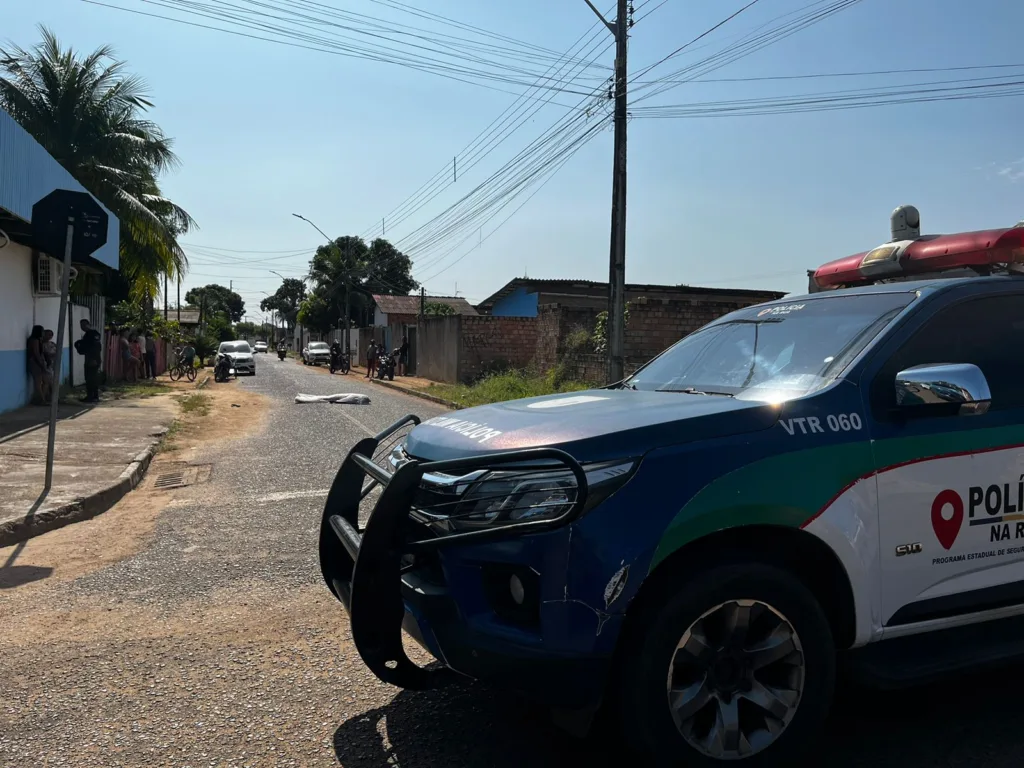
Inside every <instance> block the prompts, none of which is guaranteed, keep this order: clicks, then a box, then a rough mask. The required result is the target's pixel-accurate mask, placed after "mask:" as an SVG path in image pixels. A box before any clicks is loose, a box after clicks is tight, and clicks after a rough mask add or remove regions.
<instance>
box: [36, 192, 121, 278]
mask: <svg viewBox="0 0 1024 768" xmlns="http://www.w3.org/2000/svg"><path fill="white" fill-rule="evenodd" d="M68 224H74V227H75V234H74V238H73V239H72V243H71V259H72V260H73V261H74V260H80V259H84V258H85V257H86V256H89V255H91V254H92V253H95V252H96V251H97V250H98V249H99V248H102V247H103V245H104V244H105V243H106V242H107V212H106V211H104V210H103V209H102V208H101V207H100V204H99V203H97V202H96V200H95V199H93V196H92V195H90V194H89V193H87V192H72V191H70V190H67V189H55V190H54V191H53V192H51V193H50V194H48V195H47V196H46V197H44V198H43V199H42V200H39V201H38V202H37V203H36V204H35V205H33V206H32V241H33V243H34V244H35V247H36V248H37V249H38V250H40V251H43V252H44V253H46V254H49V255H50V256H52V257H53V258H55V259H60V260H63V259H64V248H65V246H66V245H67V236H68Z"/></svg>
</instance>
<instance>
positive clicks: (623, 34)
mask: <svg viewBox="0 0 1024 768" xmlns="http://www.w3.org/2000/svg"><path fill="white" fill-rule="evenodd" d="M584 2H586V4H587V5H588V6H590V9H591V10H592V11H593V12H594V13H595V14H597V17H598V18H599V19H600V20H601V21H602V22H604V25H605V26H606V27H608V30H609V31H610V32H611V33H612V34H613V35H614V36H615V74H614V79H615V81H614V98H615V109H614V126H615V137H614V144H615V149H614V160H613V164H612V226H611V245H610V248H609V259H608V324H607V329H608V339H607V343H608V380H609V382H616V381H621V380H622V379H623V378H625V359H624V352H625V335H626V334H625V327H624V325H623V315H624V314H625V311H626V120H627V110H626V107H627V101H626V78H627V75H628V69H627V66H626V54H627V50H628V45H627V42H628V38H629V35H628V33H629V26H630V15H631V10H632V9H631V6H630V0H618V6H617V11H616V18H615V22H614V23H612V22H609V21H607V20H606V19H605V18H604V16H602V15H601V12H600V11H598V10H597V8H595V7H594V4H593V3H591V2H590V0H584Z"/></svg>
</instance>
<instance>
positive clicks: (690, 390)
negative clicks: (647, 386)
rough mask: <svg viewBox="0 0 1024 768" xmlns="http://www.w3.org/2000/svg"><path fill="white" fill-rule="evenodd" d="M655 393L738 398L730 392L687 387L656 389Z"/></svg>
mask: <svg viewBox="0 0 1024 768" xmlns="http://www.w3.org/2000/svg"><path fill="white" fill-rule="evenodd" d="M654 391H655V392H681V393H683V394H684V395H712V396H715V397H736V395H733V394H730V393H729V392H714V391H712V390H709V389H696V388H695V387H685V388H683V389H656V390H654Z"/></svg>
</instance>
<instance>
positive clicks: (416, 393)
mask: <svg viewBox="0 0 1024 768" xmlns="http://www.w3.org/2000/svg"><path fill="white" fill-rule="evenodd" d="M370 382H371V383H373V384H376V385H378V386H381V387H387V388H388V389H393V390H395V392H404V393H405V394H407V395H412V396H413V397H418V398H419V399H420V400H429V401H430V402H432V403H436V404H437V405H443V406H445V407H446V408H449V409H451V410H453V411H461V410H462V409H463V407H464V406H461V405H459V404H458V403H453V402H452V401H451V400H445V399H444V398H441V397H435V396H434V395H428V394H427V393H426V392H420V391H418V390H415V389H406V388H405V387H401V386H399V385H398V384H394V383H393V382H390V381H381V380H380V379H370Z"/></svg>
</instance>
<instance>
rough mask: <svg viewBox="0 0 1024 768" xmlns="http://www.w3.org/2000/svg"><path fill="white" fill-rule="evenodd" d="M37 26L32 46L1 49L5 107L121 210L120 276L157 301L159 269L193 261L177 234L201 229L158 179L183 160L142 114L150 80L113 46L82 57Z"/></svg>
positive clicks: (174, 271) (177, 268) (175, 271)
mask: <svg viewBox="0 0 1024 768" xmlns="http://www.w3.org/2000/svg"><path fill="white" fill-rule="evenodd" d="M40 33H41V36H42V40H41V41H40V42H39V43H38V44H37V45H35V46H34V47H32V48H29V49H25V48H21V47H19V46H10V47H6V48H0V107H3V108H4V109H5V110H6V111H7V113H8V114H10V115H11V117H13V118H14V119H15V120H17V121H18V122H19V123H20V124H21V126H22V127H23V128H24V129H25V130H26V131H28V133H29V134H31V135H32V137H33V138H34V139H35V140H36V141H38V142H39V143H40V144H41V145H42V146H43V147H44V148H45V149H46V151H47V152H49V153H50V154H51V155H52V156H53V157H54V158H56V160H57V161H58V162H59V163H60V164H61V165H62V166H64V168H66V169H67V170H68V172H69V173H71V175H72V176H74V177H75V178H76V179H77V180H78V181H79V182H81V184H82V185H83V186H84V187H85V188H86V189H88V190H89V191H90V192H91V193H92V194H93V195H95V196H96V197H97V198H98V199H99V200H100V202H102V203H103V204H104V205H105V206H106V207H107V208H109V209H110V210H111V211H112V212H113V213H114V215H116V216H117V218H118V220H119V221H120V223H121V233H120V243H121V251H120V257H121V267H120V269H121V273H122V275H123V276H124V277H125V278H126V279H127V282H128V284H129V285H130V286H131V294H132V296H134V297H137V298H149V299H151V298H152V297H153V296H155V295H156V293H157V291H158V290H159V285H160V278H161V276H162V275H170V276H171V277H174V276H178V275H181V274H183V272H184V271H185V269H186V268H187V266H188V260H187V259H186V257H185V253H184V251H182V249H181V248H180V246H179V245H178V241H177V238H178V236H179V235H181V234H184V233H185V232H188V231H189V230H190V229H192V228H193V227H194V226H195V222H194V221H193V220H192V217H191V216H189V215H188V213H186V212H185V211H184V210H183V209H182V208H180V207H178V206H177V205H175V204H174V203H173V202H171V201H170V200H168V199H167V198H166V197H164V196H163V195H162V194H161V192H160V188H159V185H158V183H157V179H158V178H159V176H160V175H161V174H162V173H163V172H164V171H166V170H168V169H170V168H173V167H174V166H175V165H177V163H178V158H177V157H176V156H175V154H174V152H172V151H171V140H170V139H169V138H167V137H166V136H164V134H163V132H162V131H161V130H160V128H159V127H158V126H157V125H156V124H155V123H153V122H152V121H151V120H149V119H148V118H147V117H146V115H145V112H146V111H147V110H148V109H150V108H151V107H152V106H153V105H152V102H150V100H149V96H148V94H147V93H146V87H145V83H144V82H143V80H142V79H141V78H140V77H138V76H137V75H132V74H130V73H128V71H127V64H126V63H125V62H123V61H119V60H117V59H115V58H114V52H113V49H112V48H111V47H109V46H102V47H100V48H97V49H96V50H94V51H93V52H91V53H89V54H81V53H79V52H78V51H75V50H74V49H72V48H69V47H65V46H63V45H62V44H61V42H60V41H59V40H58V39H57V37H56V35H55V34H54V33H53V32H51V31H50V30H48V29H46V28H45V27H41V28H40ZM108 295H110V294H108Z"/></svg>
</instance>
